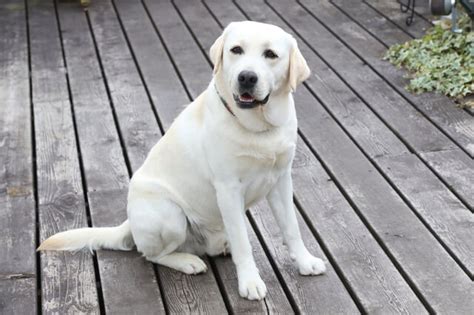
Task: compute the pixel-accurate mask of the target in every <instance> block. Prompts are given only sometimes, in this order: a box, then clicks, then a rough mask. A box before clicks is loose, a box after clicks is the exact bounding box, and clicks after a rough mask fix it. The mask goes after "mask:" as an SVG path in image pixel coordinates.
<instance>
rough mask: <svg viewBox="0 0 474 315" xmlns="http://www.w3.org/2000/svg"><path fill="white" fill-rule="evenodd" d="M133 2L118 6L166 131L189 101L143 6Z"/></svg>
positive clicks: (121, 2)
mask: <svg viewBox="0 0 474 315" xmlns="http://www.w3.org/2000/svg"><path fill="white" fill-rule="evenodd" d="M129 2H130V1H126V0H117V1H114V4H115V6H116V10H117V11H118V13H119V19H120V20H121V23H122V24H123V26H124V28H125V30H126V32H125V35H126V37H127V38H128V41H129V42H130V45H131V50H132V52H133V53H134V55H135V57H136V60H137V67H138V69H140V71H141V73H142V75H143V78H144V80H145V82H146V86H147V88H148V91H149V93H150V96H151V99H152V101H153V104H154V106H155V108H156V111H157V112H158V113H159V116H160V119H161V122H162V125H163V128H164V129H168V128H169V126H170V125H171V123H172V122H173V120H174V118H175V117H176V116H178V114H179V113H180V112H181V111H182V109H183V108H184V107H185V105H186V104H188V103H189V98H188V97H187V95H186V93H185V92H184V88H183V85H182V83H181V81H180V79H179V76H178V75H177V74H176V72H175V70H174V68H173V64H172V63H171V62H170V59H169V58H168V55H167V52H166V50H165V48H164V47H163V45H162V44H161V42H160V38H159V34H157V33H156V32H155V30H154V28H153V25H152V23H149V22H148V20H149V17H148V15H147V13H146V11H145V10H144V8H143V6H142V5H140V4H138V3H136V1H135V2H133V1H132V2H131V3H129Z"/></svg>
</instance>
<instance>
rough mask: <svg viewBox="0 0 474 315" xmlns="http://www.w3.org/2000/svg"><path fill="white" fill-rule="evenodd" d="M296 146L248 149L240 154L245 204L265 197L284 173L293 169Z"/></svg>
mask: <svg viewBox="0 0 474 315" xmlns="http://www.w3.org/2000/svg"><path fill="white" fill-rule="evenodd" d="M294 150H295V144H293V143H285V145H284V146H278V147H274V148H272V149H271V150H268V149H267V150H265V148H262V147H260V148H255V147H247V148H243V150H242V151H241V152H240V153H239V155H238V159H239V164H240V166H241V167H240V170H239V173H240V174H239V175H240V180H241V182H242V183H243V184H244V192H245V203H246V206H247V207H248V206H251V205H252V204H253V203H255V202H257V201H258V200H260V199H262V198H263V197H265V196H266V195H267V194H268V192H269V191H270V190H271V189H272V187H273V186H274V185H275V183H276V182H277V180H278V178H279V177H280V176H281V174H282V173H283V172H285V171H286V170H288V169H289V168H290V167H291V161H292V160H293V156H294Z"/></svg>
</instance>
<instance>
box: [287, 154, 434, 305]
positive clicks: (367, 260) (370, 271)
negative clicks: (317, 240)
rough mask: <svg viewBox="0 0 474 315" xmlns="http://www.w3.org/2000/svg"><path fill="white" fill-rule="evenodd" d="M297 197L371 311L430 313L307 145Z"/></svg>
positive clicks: (297, 166) (297, 173)
mask: <svg viewBox="0 0 474 315" xmlns="http://www.w3.org/2000/svg"><path fill="white" fill-rule="evenodd" d="M293 180H294V189H295V196H296V198H297V200H298V202H299V203H300V205H301V207H302V208H303V210H304V212H305V213H306V215H307V216H308V218H309V219H310V220H311V223H312V225H313V226H314V228H315V230H316V231H318V233H319V235H320V237H321V238H322V240H323V241H324V243H325V245H326V247H327V248H328V250H329V251H330V252H331V254H332V255H333V257H334V259H335V260H336V261H337V262H338V265H339V268H340V269H341V272H342V273H343V274H344V275H345V277H346V279H347V281H348V282H349V285H350V286H351V287H352V288H353V290H354V291H355V294H356V296H357V297H358V298H359V299H360V302H361V304H362V305H363V306H364V309H365V310H366V311H367V312H368V313H384V314H385V313H403V312H408V313H413V314H420V313H425V312H426V310H425V309H424V307H423V305H422V304H421V302H420V301H419V300H418V298H417V297H416V295H415V294H414V293H413V291H412V290H411V289H410V288H409V286H408V285H407V283H406V282H405V281H404V279H403V278H402V277H401V276H400V274H399V272H398V271H397V270H396V268H395V266H394V265H393V263H392V262H391V261H390V260H389V258H388V257H387V256H386V254H385V253H384V252H383V250H382V249H381V248H380V246H379V245H378V244H377V242H376V240H375V239H374V237H373V236H372V235H371V234H370V232H369V231H368V230H367V228H366V227H365V226H364V224H363V222H362V221H361V220H360V219H359V218H358V217H357V215H356V213H355V212H354V210H353V209H352V208H351V206H350V205H349V204H348V202H347V201H346V200H345V198H344V197H343V196H342V195H341V193H340V192H339V191H338V190H337V188H336V186H335V185H334V183H333V182H332V181H331V180H330V178H329V177H328V175H327V173H326V172H325V171H324V170H323V168H322V167H321V165H320V164H319V162H317V160H316V158H315V157H314V156H313V154H312V153H311V152H310V151H309V150H308V148H307V147H306V146H305V145H299V149H298V152H297V156H296V160H295V163H294V167H293Z"/></svg>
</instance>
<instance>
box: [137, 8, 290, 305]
mask: <svg viewBox="0 0 474 315" xmlns="http://www.w3.org/2000/svg"><path fill="white" fill-rule="evenodd" d="M145 3H146V4H147V7H148V9H149V12H150V15H151V17H152V18H153V20H154V22H155V24H156V26H157V27H158V29H159V30H160V33H161V36H162V37H163V40H164V42H165V43H166V44H167V48H168V50H169V51H170V53H171V55H172V56H173V60H174V62H175V64H176V65H177V68H178V70H179V71H180V72H181V74H182V77H183V80H184V82H185V83H186V87H187V88H188V90H189V92H190V93H191V96H192V97H193V98H195V97H197V96H198V95H199V94H200V93H201V92H202V91H203V90H204V89H205V88H207V85H208V84H209V81H210V77H211V73H212V69H211V67H210V64H209V63H208V61H207V60H206V57H205V55H203V54H202V52H201V51H200V49H199V47H198V46H197V45H196V43H195V42H194V40H193V37H192V36H191V35H190V33H189V32H188V30H187V29H186V26H185V24H184V23H183V22H180V21H179V20H180V16H179V14H178V13H177V12H176V10H175V8H174V7H173V5H172V4H171V3H166V2H163V1H162V2H159V3H158V2H145ZM194 4H196V3H194ZM165 17H166V18H165ZM215 27H216V31H217V33H215V34H216V36H215V38H217V36H218V35H219V34H220V32H221V30H220V29H219V28H218V25H215ZM175 38H180V39H181V40H180V41H175V40H174V39H175ZM190 56H193V57H192V61H191V62H189V61H190V60H191V59H190ZM249 234H250V235H251V236H253V231H252V230H249ZM251 239H252V240H253V241H254V242H253V243H252V246H253V248H254V256H255V260H256V262H257V263H259V265H258V266H259V269H260V270H261V276H262V278H263V280H264V281H265V283H266V285H267V288H268V291H269V293H268V294H267V297H266V298H265V301H260V302H255V301H253V302H249V301H246V300H244V299H242V298H241V297H240V296H239V293H238V289H237V288H238V283H237V277H236V274H235V270H234V269H235V267H234V266H233V263H232V261H231V260H230V259H226V260H215V264H216V266H217V270H218V271H219V275H220V278H221V279H222V281H221V282H222V283H223V286H224V289H225V291H226V294H227V296H228V299H229V302H230V306H231V308H232V311H233V312H235V313H240V312H243V311H245V312H252V313H255V312H258V313H260V312H271V313H274V312H275V311H276V310H279V311H282V312H285V310H286V311H287V312H291V306H290V304H289V302H288V300H287V298H286V297H285V294H284V292H283V289H282V288H281V285H280V284H279V282H278V280H277V278H276V276H275V274H274V273H273V271H272V270H271V267H270V264H269V262H268V260H267V258H266V257H265V254H264V252H263V250H262V249H261V245H260V244H259V243H258V242H257V239H256V237H255V236H253V237H252V238H251Z"/></svg>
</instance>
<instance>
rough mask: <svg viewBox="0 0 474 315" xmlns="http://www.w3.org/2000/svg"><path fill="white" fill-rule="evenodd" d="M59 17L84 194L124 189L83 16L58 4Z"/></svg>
mask: <svg viewBox="0 0 474 315" xmlns="http://www.w3.org/2000/svg"><path fill="white" fill-rule="evenodd" d="M58 14H59V20H60V25H61V32H62V36H63V45H64V53H65V58H66V65H67V68H68V74H69V83H70V88H71V97H72V101H73V106H74V113H75V120H76V126H77V133H78V136H79V144H80V147H81V153H82V161H83V165H84V175H85V180H86V183H87V190H88V191H94V190H100V189H107V190H114V189H117V190H118V189H123V188H125V187H127V184H128V180H129V178H128V172H127V168H126V165H125V161H124V157H123V154H122V148H121V147H120V142H119V136H118V133H117V130H116V128H115V125H114V118H113V115H112V110H111V107H110V101H109V99H108V97H107V92H106V88H105V85H104V79H103V78H102V74H101V70H100V66H99V62H98V60H97V58H96V52H95V48H94V44H93V42H92V38H91V34H90V32H89V27H88V25H87V20H86V16H85V15H84V13H83V12H81V10H77V6H76V5H75V4H74V3H58Z"/></svg>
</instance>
